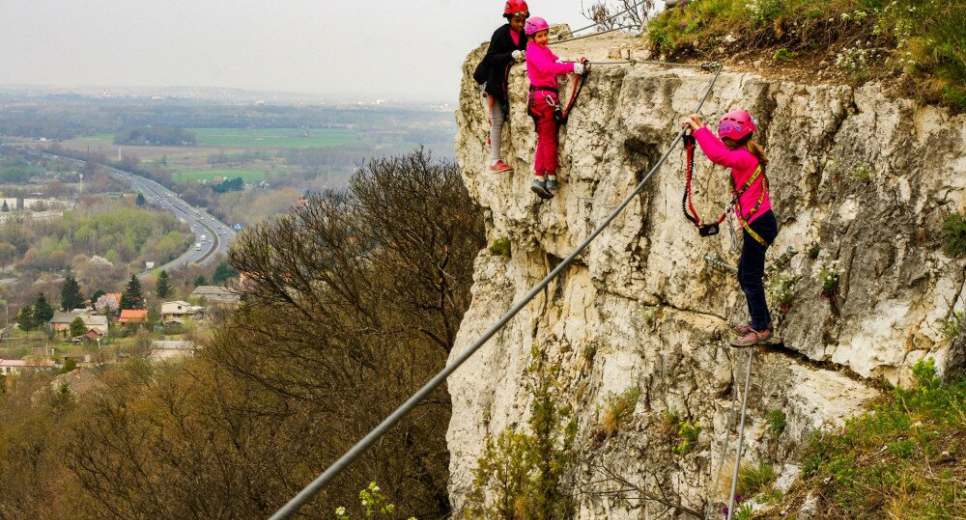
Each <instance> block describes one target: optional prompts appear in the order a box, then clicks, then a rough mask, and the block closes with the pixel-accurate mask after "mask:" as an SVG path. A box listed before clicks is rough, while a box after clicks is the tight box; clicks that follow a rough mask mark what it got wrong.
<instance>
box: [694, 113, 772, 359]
mask: <svg viewBox="0 0 966 520" xmlns="http://www.w3.org/2000/svg"><path fill="white" fill-rule="evenodd" d="M681 126H682V127H685V126H687V127H690V128H691V133H692V135H694V139H695V141H697V142H698V145H699V146H700V147H701V151H703V152H704V153H705V155H707V156H708V159H710V160H711V162H713V163H715V164H720V165H722V166H726V167H728V168H731V183H732V193H733V194H734V196H735V216H736V217H737V218H738V222H740V223H741V228H742V230H743V233H742V234H743V236H744V240H743V241H742V246H741V259H740V260H739V261H738V283H739V284H741V290H742V291H744V293H745V298H747V300H748V314H750V315H751V323H749V324H748V325H741V326H739V327H736V328H735V330H734V332H735V334H737V335H738V337H737V338H735V339H734V340H732V341H731V345H732V346H734V347H750V346H753V345H758V344H760V343H765V342H766V340H768V338H769V337H771V334H772V331H771V315H770V314H769V312H768V302H766V301H765V285H764V283H763V282H762V278H763V277H764V276H765V252H766V251H767V250H768V246H770V245H771V244H772V242H774V241H775V237H776V236H777V235H778V220H777V219H776V218H775V213H774V212H772V210H771V197H770V196H769V193H768V178H767V177H766V176H765V167H766V166H767V165H768V156H767V155H765V151H764V150H763V149H762V148H761V146H760V145H759V144H758V143H756V142H755V141H753V140H752V137H753V136H754V132H756V131H758V128H757V127H756V126H755V120H754V119H752V117H751V114H749V113H748V112H745V111H744V110H735V111H733V112H728V113H727V114H725V115H724V116H722V117H721V121H720V122H719V123H718V136H717V137H716V136H715V135H714V134H713V133H711V130H708V128H707V127H706V126H704V124H703V123H702V122H701V116H699V115H697V114H691V115H690V116H688V118H687V119H685V120H684V121H683V122H682V123H681Z"/></svg>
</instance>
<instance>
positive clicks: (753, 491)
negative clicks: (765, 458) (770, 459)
mask: <svg viewBox="0 0 966 520" xmlns="http://www.w3.org/2000/svg"><path fill="white" fill-rule="evenodd" d="M776 478H777V475H776V474H775V467H774V466H772V465H771V464H769V463H767V462H760V463H758V464H752V463H750V462H743V463H742V464H741V465H740V466H739V467H738V489H737V494H738V495H741V496H742V497H746V498H750V497H753V496H755V495H757V494H759V493H765V492H768V491H769V488H770V486H771V483H772V482H774V481H775V479H776Z"/></svg>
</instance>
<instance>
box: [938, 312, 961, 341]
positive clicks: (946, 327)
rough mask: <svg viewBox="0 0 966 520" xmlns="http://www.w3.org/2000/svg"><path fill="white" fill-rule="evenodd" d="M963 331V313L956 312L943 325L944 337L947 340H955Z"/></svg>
mask: <svg viewBox="0 0 966 520" xmlns="http://www.w3.org/2000/svg"><path fill="white" fill-rule="evenodd" d="M962 330H963V311H956V312H954V313H953V315H952V316H950V317H949V319H947V320H946V321H945V322H944V323H943V336H945V337H946V339H947V340H950V341H952V340H954V339H956V337H957V336H959V333H960V332H961V331H962Z"/></svg>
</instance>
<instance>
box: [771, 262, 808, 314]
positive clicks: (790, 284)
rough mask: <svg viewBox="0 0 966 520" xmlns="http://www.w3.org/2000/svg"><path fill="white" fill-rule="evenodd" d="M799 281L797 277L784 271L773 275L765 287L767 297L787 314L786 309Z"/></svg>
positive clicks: (793, 296)
mask: <svg viewBox="0 0 966 520" xmlns="http://www.w3.org/2000/svg"><path fill="white" fill-rule="evenodd" d="M799 279H800V277H799V276H797V275H794V274H791V273H787V272H784V271H779V272H777V273H774V274H773V275H771V276H770V277H769V278H768V285H767V287H766V290H767V292H768V297H769V298H770V300H771V302H772V303H773V304H775V305H777V306H778V307H779V308H780V309H781V310H782V312H783V313H787V312H788V308H789V307H790V306H791V303H792V300H793V299H794V298H795V285H796V284H797V283H798V280H799Z"/></svg>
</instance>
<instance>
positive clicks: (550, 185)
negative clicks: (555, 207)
mask: <svg viewBox="0 0 966 520" xmlns="http://www.w3.org/2000/svg"><path fill="white" fill-rule="evenodd" d="M558 189H560V183H559V182H557V179H547V191H549V192H550V193H551V194H552V195H556V194H557V190H558Z"/></svg>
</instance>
